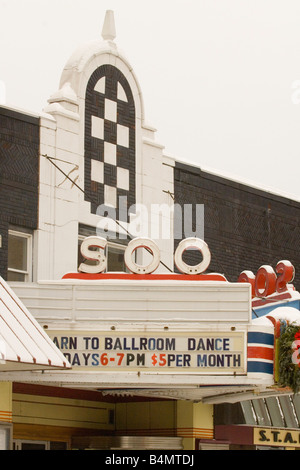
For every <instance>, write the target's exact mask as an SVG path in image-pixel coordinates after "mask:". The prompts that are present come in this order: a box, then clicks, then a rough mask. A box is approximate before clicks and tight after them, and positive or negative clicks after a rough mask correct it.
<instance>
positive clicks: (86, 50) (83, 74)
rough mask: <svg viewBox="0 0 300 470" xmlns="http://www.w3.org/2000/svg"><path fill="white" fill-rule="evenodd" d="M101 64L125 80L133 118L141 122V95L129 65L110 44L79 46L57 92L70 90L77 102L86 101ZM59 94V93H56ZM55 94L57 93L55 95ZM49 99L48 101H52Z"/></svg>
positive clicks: (111, 43) (142, 114)
mask: <svg viewBox="0 0 300 470" xmlns="http://www.w3.org/2000/svg"><path fill="white" fill-rule="evenodd" d="M103 65H112V66H114V67H116V68H117V69H119V70H120V72H121V73H122V74H123V75H124V76H125V77H126V79H127V81H128V83H129V85H130V88H131V91H132V94H133V98H134V101H135V106H136V118H137V119H140V120H141V122H143V121H144V118H145V115H144V103H143V98H142V92H141V88H140V85H139V83H138V80H137V77H136V75H135V73H134V71H133V68H132V66H131V65H130V63H129V62H128V60H127V59H126V57H125V56H124V54H123V53H121V52H120V50H119V49H118V48H117V46H116V44H115V43H113V42H112V41H93V42H90V43H87V44H85V45H83V46H81V47H79V48H78V49H77V50H76V51H75V52H74V53H73V54H72V56H71V57H70V59H69V60H68V62H67V64H66V66H65V68H64V70H63V72H62V75H61V80H60V91H61V90H64V89H65V88H66V87H67V88H68V89H70V88H71V90H73V92H74V96H76V97H77V99H78V102H80V100H84V99H85V95H86V88H87V85H88V82H89V79H90V77H91V76H92V74H93V73H94V72H95V71H96V70H97V69H98V68H99V67H101V66H103ZM58 93H59V92H58ZM56 95H57V94H56ZM53 98H54V96H53V97H51V102H53V101H54V99H53Z"/></svg>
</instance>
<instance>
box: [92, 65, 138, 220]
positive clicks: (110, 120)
mask: <svg viewBox="0 0 300 470" xmlns="http://www.w3.org/2000/svg"><path fill="white" fill-rule="evenodd" d="M85 105H86V110H85V198H86V200H88V201H89V202H91V208H92V209H91V210H92V213H96V211H97V207H98V206H99V205H101V204H102V205H105V206H107V207H108V208H111V207H113V208H114V209H116V211H117V216H118V219H119V220H122V218H124V217H125V212H126V211H124V207H122V210H120V212H119V209H120V208H119V198H120V197H123V198H122V204H124V197H126V201H127V206H128V208H129V207H131V206H133V205H134V204H135V158H136V155H135V154H136V148H135V105H134V100H133V96H132V92H131V89H130V86H129V84H128V82H127V79H126V78H125V77H124V75H123V74H122V73H121V72H120V70H118V69H117V68H116V67H113V66H111V65H103V66H101V67H99V68H98V69H97V70H96V71H95V72H94V73H93V74H92V76H91V77H90V80H89V83H88V86H87V90H86V100H85ZM127 212H128V211H127ZM119 216H120V217H119ZM127 217H128V213H127V215H126V220H125V221H126V222H127V221H128V219H127Z"/></svg>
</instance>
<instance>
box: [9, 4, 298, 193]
mask: <svg viewBox="0 0 300 470" xmlns="http://www.w3.org/2000/svg"><path fill="white" fill-rule="evenodd" d="M107 9H112V10H114V13H115V21H116V29H117V38H116V43H117V45H118V46H119V47H120V49H122V50H123V51H124V53H125V55H126V57H127V58H128V59H129V61H130V63H131V65H132V66H133V68H134V70H135V73H136V75H137V77H138V80H139V83H140V86H141V89H142V92H143V98H144V103H145V111H146V120H147V122H148V123H149V124H151V125H152V126H154V127H155V128H156V129H157V130H158V132H157V137H156V140H157V141H158V142H159V143H161V144H163V145H164V146H165V152H166V153H167V154H170V155H173V156H174V157H176V158H177V159H179V160H182V161H189V162H194V163H195V164H196V165H197V166H200V167H202V168H203V169H207V168H210V169H214V170H216V171H217V172H219V173H221V174H225V175H227V176H229V177H232V178H237V179H243V180H246V181H249V182H250V183H252V184H254V185H256V186H259V187H268V188H271V189H272V190H273V191H275V192H278V193H280V194H282V193H284V194H285V193H287V194H289V195H290V196H291V197H293V198H294V199H297V200H300V184H299V176H300V1H299V0H288V1H286V0H151V1H145V0H0V25H1V26H0V80H2V81H3V82H4V83H5V87H6V104H7V106H12V107H18V108H24V109H26V110H28V111H32V112H40V111H42V109H43V108H44V107H45V105H46V104H47V99H48V98H49V97H50V95H51V94H52V93H54V92H55V91H56V90H57V89H58V85H59V81H60V75H61V72H62V70H63V68H64V65H65V63H66V62H67V60H68V59H69V57H70V56H71V54H72V53H73V51H74V50H75V49H76V48H77V47H78V46H79V45H81V44H82V43H85V42H88V41H90V40H94V39H97V38H101V30H102V25H103V20H104V16H105V11H106V10H107ZM0 94H1V86H0Z"/></svg>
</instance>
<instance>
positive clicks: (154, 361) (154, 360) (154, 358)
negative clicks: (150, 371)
mask: <svg viewBox="0 0 300 470" xmlns="http://www.w3.org/2000/svg"><path fill="white" fill-rule="evenodd" d="M156 358H157V355H156V354H153V356H152V357H151V359H152V364H153V365H154V366H155V364H157V360H156Z"/></svg>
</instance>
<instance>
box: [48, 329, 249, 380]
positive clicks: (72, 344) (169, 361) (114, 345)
mask: <svg viewBox="0 0 300 470" xmlns="http://www.w3.org/2000/svg"><path fill="white" fill-rule="evenodd" d="M49 335H50V337H51V338H52V340H53V341H54V344H55V345H56V346H57V347H58V348H59V349H60V350H61V351H62V353H63V354H64V355H65V357H66V358H67V359H68V360H69V362H70V363H71V365H72V367H73V368H85V369H90V370H94V371H95V370H99V371H100V370H101V371H104V370H110V371H112V370H115V371H124V369H127V370H128V369H130V370H140V369H142V370H148V371H151V372H155V371H157V372H174V371H176V373H180V372H185V373H186V372H197V374H203V375H205V374H221V375H236V374H239V375H241V374H246V372H247V371H246V354H245V348H246V340H245V333H244V332H238V331H230V332H214V333H212V332H207V331H205V332H200V333H197V334H195V333H192V332H189V333H177V332H176V333H172V334H171V333H169V334H160V333H157V332H156V333H153V332H152V333H150V332H147V333H145V332H142V333H134V334H133V333H124V332H122V334H120V333H116V332H109V333H100V334H95V333H94V332H92V333H91V332H89V333H88V332H80V333H76V334H75V335H74V334H72V335H69V334H67V333H64V334H62V333H61V332H60V333H58V332H57V333H56V332H49Z"/></svg>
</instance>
